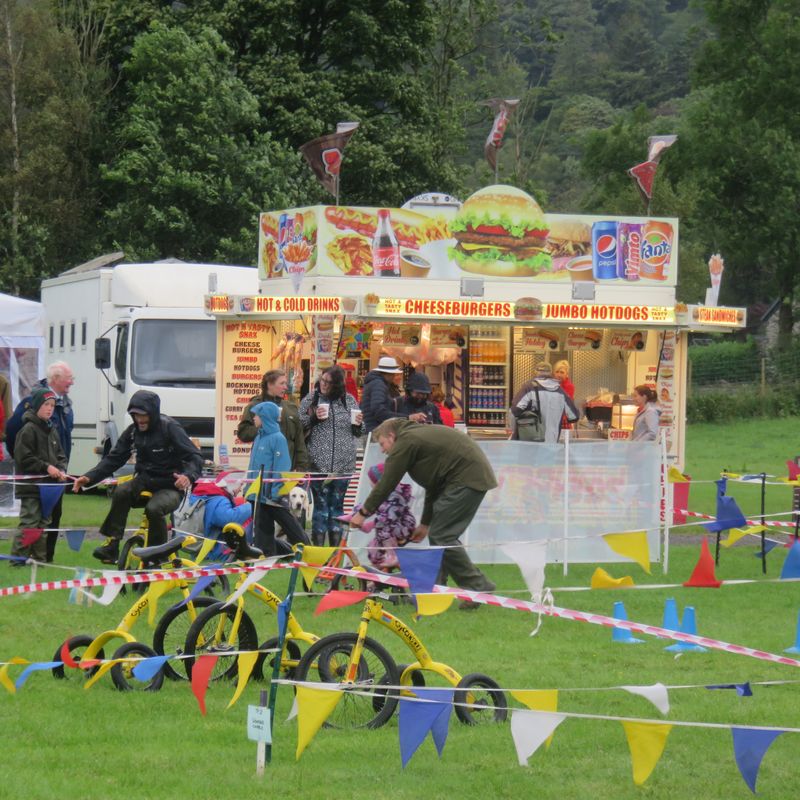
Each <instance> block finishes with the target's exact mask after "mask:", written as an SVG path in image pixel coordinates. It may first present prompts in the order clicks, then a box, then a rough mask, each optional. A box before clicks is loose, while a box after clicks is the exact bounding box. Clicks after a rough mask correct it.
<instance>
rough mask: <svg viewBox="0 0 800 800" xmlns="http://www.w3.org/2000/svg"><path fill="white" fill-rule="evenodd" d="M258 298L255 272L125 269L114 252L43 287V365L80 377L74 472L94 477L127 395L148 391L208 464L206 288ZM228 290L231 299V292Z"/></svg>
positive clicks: (211, 324) (211, 381) (168, 264)
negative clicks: (65, 367)
mask: <svg viewBox="0 0 800 800" xmlns="http://www.w3.org/2000/svg"><path fill="white" fill-rule="evenodd" d="M224 286H230V287H240V290H241V291H243V292H257V288H258V278H257V271H256V269H255V268H251V267H235V266H223V265H213V264H188V263H184V262H180V261H162V262H154V263H140V264H126V263H122V254H121V253H117V254H113V255H112V256H108V257H105V258H101V259H96V260H95V261H93V262H89V263H88V264H85V265H81V266H80V267H76V268H74V269H71V270H68V271H66V272H64V273H62V274H61V275H59V276H57V277H56V278H52V279H49V280H46V281H44V282H43V283H42V304H43V306H44V309H45V318H46V325H47V327H46V345H47V353H46V361H47V363H52V362H54V361H66V362H67V363H69V365H70V366H71V367H72V369H73V372H74V374H75V384H74V386H73V387H72V390H71V392H70V397H71V399H72V403H73V409H74V413H75V427H74V429H73V450H72V456H71V458H70V471H71V472H72V473H73V474H76V473H80V472H82V471H85V470H88V469H89V468H91V467H92V466H94V464H96V463H97V461H98V459H99V458H100V456H102V455H103V454H104V453H106V452H108V450H109V449H110V448H111V447H113V445H114V444H115V443H116V441H117V439H118V438H119V435H120V433H121V432H122V431H123V430H124V429H125V428H126V427H127V426H128V425H129V424H130V423H131V418H130V417H129V415H128V414H127V408H128V403H129V401H130V398H131V396H132V395H133V394H134V392H136V391H137V390H139V389H148V390H150V391H153V392H155V393H156V394H158V395H159V397H160V398H161V411H162V413H164V414H167V415H169V416H170V417H172V418H174V419H175V420H177V421H178V422H179V423H180V424H181V425H182V426H183V427H184V429H185V430H186V432H187V434H188V435H189V436H190V437H191V438H192V439H193V440H195V442H196V443H197V444H198V445H199V446H200V448H201V450H202V451H203V454H204V457H206V458H209V459H210V458H212V454H213V441H214V409H215V399H214V398H215V378H216V374H215V373H216V323H215V320H214V318H213V317H211V316H209V315H207V314H206V313H205V311H204V303H203V300H204V296H205V294H206V293H207V292H208V291H209V287H217V288H219V289H221V288H222V287H224ZM231 291H232V290H231Z"/></svg>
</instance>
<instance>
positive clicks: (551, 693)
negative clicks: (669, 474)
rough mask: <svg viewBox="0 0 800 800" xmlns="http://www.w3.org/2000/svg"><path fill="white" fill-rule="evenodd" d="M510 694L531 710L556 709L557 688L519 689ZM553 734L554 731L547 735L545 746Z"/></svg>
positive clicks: (547, 745)
mask: <svg viewBox="0 0 800 800" xmlns="http://www.w3.org/2000/svg"><path fill="white" fill-rule="evenodd" d="M511 695H512V696H513V697H514V698H515V699H517V700H519V702H520V703H522V705H524V706H527V707H528V708H529V709H531V711H558V689H519V690H517V691H515V692H511ZM553 736H555V732H554V733H551V734H550V735H549V736H548V737H547V740H546V742H545V747H550V743H551V742H552V741H553Z"/></svg>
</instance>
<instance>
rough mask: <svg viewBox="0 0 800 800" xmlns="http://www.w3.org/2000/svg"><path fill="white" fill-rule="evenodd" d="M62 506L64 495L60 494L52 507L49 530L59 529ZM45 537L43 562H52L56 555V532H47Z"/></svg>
mask: <svg viewBox="0 0 800 800" xmlns="http://www.w3.org/2000/svg"><path fill="white" fill-rule="evenodd" d="M63 505H64V495H63V494H62V495H61V497H59V498H58V502H57V503H56V504H55V505H54V506H53V513H52V514H51V515H50V527H51V528H56V529H58V528H60V527H61V511H62V510H63ZM45 535H46V537H47V541H46V542H45V549H46V553H47V555H46V557H45V560H46V561H48V562H52V560H53V558H54V557H55V554H56V542H57V541H58V530H52V531H47V533H46V534H45Z"/></svg>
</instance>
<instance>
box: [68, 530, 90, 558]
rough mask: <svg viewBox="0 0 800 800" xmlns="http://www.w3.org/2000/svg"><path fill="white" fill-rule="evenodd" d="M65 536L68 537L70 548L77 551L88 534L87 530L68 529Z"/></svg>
mask: <svg viewBox="0 0 800 800" xmlns="http://www.w3.org/2000/svg"><path fill="white" fill-rule="evenodd" d="M65 536H66V537H67V546H68V547H69V549H70V550H74V551H75V552H76V553H77V552H78V551H79V550H80V549H81V545H82V544H83V537H84V536H86V531H78V530H75V531H67V532H66V534H65Z"/></svg>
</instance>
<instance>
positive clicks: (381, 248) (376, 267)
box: [372, 208, 400, 278]
mask: <svg viewBox="0 0 800 800" xmlns="http://www.w3.org/2000/svg"><path fill="white" fill-rule="evenodd" d="M372 271H373V272H374V274H375V275H380V276H382V277H384V278H399V277H400V245H398V244H397V237H396V236H395V235H394V231H393V230H392V220H391V218H390V216H389V209H388V208H381V209H379V210H378V227H377V229H376V230H375V238H374V239H373V240H372Z"/></svg>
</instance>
